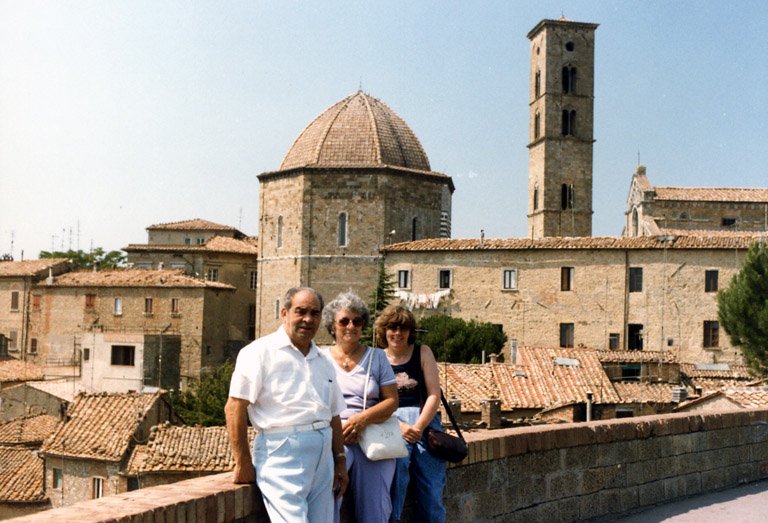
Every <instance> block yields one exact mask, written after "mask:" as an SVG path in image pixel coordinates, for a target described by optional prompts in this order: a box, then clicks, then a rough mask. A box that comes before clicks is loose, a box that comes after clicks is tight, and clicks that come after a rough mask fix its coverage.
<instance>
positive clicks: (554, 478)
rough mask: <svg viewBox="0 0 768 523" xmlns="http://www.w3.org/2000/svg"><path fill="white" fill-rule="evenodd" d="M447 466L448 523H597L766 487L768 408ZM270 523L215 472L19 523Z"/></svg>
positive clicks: (490, 439)
mask: <svg viewBox="0 0 768 523" xmlns="http://www.w3.org/2000/svg"><path fill="white" fill-rule="evenodd" d="M469 438H470V441H469V456H468V457H467V459H466V460H465V461H464V462H463V463H461V464H458V465H451V466H450V467H449V468H448V484H447V487H446V491H445V503H446V508H447V513H448V520H449V521H457V522H459V521H479V522H482V521H491V520H503V521H509V522H518V521H519V522H524V523H535V522H539V521H540V522H550V521H575V520H590V519H599V518H605V517H610V516H617V515H620V514H625V513H628V512H635V511H642V509H643V508H648V507H651V506H653V505H656V504H659V503H666V502H671V501H674V500H677V499H680V498H684V497H686V496H691V495H696V494H701V493H705V492H712V491H716V490H720V489H725V488H729V487H734V486H737V485H739V484H742V483H746V482H753V481H758V480H764V479H766V478H768V410H766V409H762V410H759V409H755V410H740V411H731V412H718V413H698V414H687V413H686V414H665V415H657V416H647V417H643V418H634V419H621V420H610V421H594V422H588V423H574V424H567V425H550V426H537V427H525V428H514V429H501V430H498V431H489V432H486V433H484V434H483V435H477V434H472V435H470V436H469ZM52 520H58V521H63V520H67V521H79V522H80V523H89V522H96V521H116V522H123V521H125V522H133V521H136V522H139V521H141V522H149V523H151V522H160V521H190V522H193V521H220V522H227V521H259V522H261V521H267V518H266V514H265V512H264V507H263V503H262V501H261V499H260V497H259V496H258V491H257V489H256V488H255V487H253V486H245V485H233V484H232V483H231V474H230V473H224V474H217V475H213V476H206V477H203V478H196V479H191V480H187V481H182V482H179V483H174V484H170V485H161V486H158V487H153V488H148V489H142V490H138V491H134V492H126V493H123V494H119V495H117V496H110V497H106V498H102V499H99V500H94V501H88V502H83V503H78V504H75V505H72V506H70V507H66V508H61V509H57V510H55V511H47V512H40V513H38V514H36V515H33V516H30V517H28V518H27V519H25V520H24V521H32V522H34V521H46V522H47V521H52Z"/></svg>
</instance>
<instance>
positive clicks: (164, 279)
mask: <svg viewBox="0 0 768 523" xmlns="http://www.w3.org/2000/svg"><path fill="white" fill-rule="evenodd" d="M45 286H46V287H165V288H179V287H184V288H190V287H193V288H203V287H208V288H214V289H234V288H235V287H233V286H232V285H229V284H226V283H222V282H212V281H205V280H200V279H198V278H193V277H192V276H187V275H185V274H184V271H183V270H181V269H115V270H106V271H97V272H94V271H81V272H69V273H67V274H62V275H61V276H58V277H56V278H55V279H54V281H53V283H52V284H51V285H48V284H45Z"/></svg>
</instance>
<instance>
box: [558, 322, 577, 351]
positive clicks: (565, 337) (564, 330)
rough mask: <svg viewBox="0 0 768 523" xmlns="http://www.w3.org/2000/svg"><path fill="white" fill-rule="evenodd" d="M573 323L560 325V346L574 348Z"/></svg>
mask: <svg viewBox="0 0 768 523" xmlns="http://www.w3.org/2000/svg"><path fill="white" fill-rule="evenodd" d="M573 331H574V324H573V323H561V324H560V346H561V347H564V348H570V347H573Z"/></svg>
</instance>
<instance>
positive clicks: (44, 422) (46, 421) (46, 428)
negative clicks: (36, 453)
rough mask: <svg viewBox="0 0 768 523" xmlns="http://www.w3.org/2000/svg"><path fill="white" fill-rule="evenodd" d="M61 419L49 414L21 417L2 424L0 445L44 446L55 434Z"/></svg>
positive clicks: (0, 424)
mask: <svg viewBox="0 0 768 523" xmlns="http://www.w3.org/2000/svg"><path fill="white" fill-rule="evenodd" d="M58 422H59V418H58V417H57V416H49V415H48V414H39V415H36V416H21V417H18V418H14V419H12V420H10V421H6V422H4V423H0V445H28V446H35V445H39V444H42V442H43V440H45V438H47V437H48V436H50V435H51V434H52V433H53V430H54V429H55V428H56V425H57V423H58Z"/></svg>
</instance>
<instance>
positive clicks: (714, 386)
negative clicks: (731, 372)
mask: <svg viewBox="0 0 768 523" xmlns="http://www.w3.org/2000/svg"><path fill="white" fill-rule="evenodd" d="M748 382H749V380H743V379H734V378H691V383H692V384H693V386H694V387H701V390H702V392H711V391H718V390H722V389H728V388H737V387H742V386H745V385H747V383H748Z"/></svg>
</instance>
